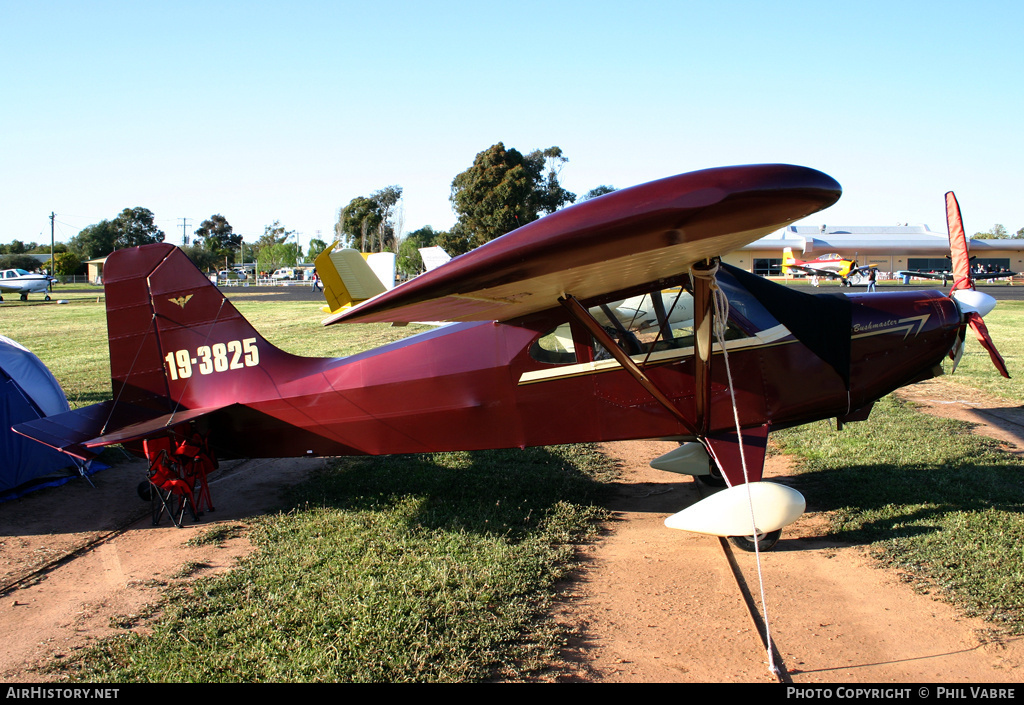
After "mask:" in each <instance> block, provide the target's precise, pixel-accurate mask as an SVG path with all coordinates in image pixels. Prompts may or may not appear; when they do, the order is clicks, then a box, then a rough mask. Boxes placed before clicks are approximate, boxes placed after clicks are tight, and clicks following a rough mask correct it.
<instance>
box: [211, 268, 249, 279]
mask: <svg viewBox="0 0 1024 705" xmlns="http://www.w3.org/2000/svg"><path fill="white" fill-rule="evenodd" d="M217 279H218V280H220V279H245V275H244V274H242V273H241V272H236V271H235V270H233V269H222V270H220V271H219V272H217Z"/></svg>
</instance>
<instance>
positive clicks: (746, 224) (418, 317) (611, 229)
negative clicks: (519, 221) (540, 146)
mask: <svg viewBox="0 0 1024 705" xmlns="http://www.w3.org/2000/svg"><path fill="white" fill-rule="evenodd" d="M841 193H842V189H841V187H840V186H839V184H838V183H837V182H836V181H835V180H834V179H832V178H831V177H830V176H828V175H826V174H823V173H821V172H820V171H815V170H813V169H808V168H806V167H800V166H791V165H785V164H769V165H754V166H734V167H722V168H718V169H708V170H704V171H697V172H692V173H688V174H681V175H678V176H673V177H669V178H666V179H661V180H659V181H652V182H650V183H647V184H642V185H640V186H634V187H633V188H628V189H623V190H620V191H615V192H613V193H610V194H607V195H605V196H601V197H600V198H595V199H593V200H590V201H586V202H584V203H581V204H578V205H575V206H572V207H569V208H566V209H564V210H561V211H558V212H556V213H553V214H551V215H548V216H546V217H544V218H541V219H540V220H537V221H535V222H533V223H530V224H529V225H525V226H523V227H521V228H519V229H517V230H514V231H512V232H510V233H508V234H506V235H504V236H502V237H500V238H497V239H496V240H492V241H491V242H489V243H487V244H485V245H483V246H481V247H478V248H477V249H475V250H473V251H472V252H469V253H467V254H465V255H462V256H461V257H456V258H455V259H453V260H451V261H450V262H448V263H447V264H446V265H445V266H444V267H441V268H439V269H436V270H433V271H430V272H427V273H426V274H422V275H420V276H419V277H416V278H415V279H413V280H411V281H409V282H407V283H405V284H403V285H402V286H400V287H397V288H396V289H394V290H392V291H389V292H386V293H384V294H381V295H380V296H377V297H375V298H373V299H370V300H369V301H366V302H364V303H362V304H360V305H359V306H355V307H353V308H351V309H349V310H347V311H342V312H340V313H337V314H335V315H332V316H331V317H329V318H327V319H325V320H324V325H330V324H332V323H338V322H360V323H366V322H373V321H384V322H387V321H390V322H413V321H425V320H444V321H490V320H498V321H504V320H510V319H513V318H518V317H521V316H525V315H528V314H531V313H535V312H537V311H542V310H545V309H548V308H551V307H552V306H555V305H557V304H556V301H557V299H558V297H560V296H562V295H563V294H565V293H571V294H572V295H573V296H576V297H577V298H580V299H587V298H591V297H596V296H600V295H601V294H604V293H608V292H611V291H617V290H622V289H626V288H629V287H632V286H637V285H640V284H644V283H647V282H653V281H657V280H659V279H662V278H666V277H669V276H674V275H677V274H679V273H680V272H684V271H686V269H687V268H688V267H689V266H690V265H691V264H693V263H694V262H698V261H701V260H704V259H707V258H710V257H715V256H719V255H722V254H725V253H727V252H731V251H733V250H736V249H737V248H739V247H741V246H743V245H745V244H747V243H749V242H753V241H754V240H757V239H758V238H761V237H763V236H764V235H767V234H768V233H771V232H774V231H775V230H778V229H779V228H782V227H785V226H786V225H789V224H790V223H793V222H795V221H797V220H800V219H801V218H804V217H806V216H808V215H811V214H812V213H815V212H817V211H819V210H821V209H823V208H827V207H828V206H830V205H832V204H833V203H835V201H836V200H838V198H839V196H840V194H841Z"/></svg>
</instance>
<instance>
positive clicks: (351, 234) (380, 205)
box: [334, 142, 615, 274]
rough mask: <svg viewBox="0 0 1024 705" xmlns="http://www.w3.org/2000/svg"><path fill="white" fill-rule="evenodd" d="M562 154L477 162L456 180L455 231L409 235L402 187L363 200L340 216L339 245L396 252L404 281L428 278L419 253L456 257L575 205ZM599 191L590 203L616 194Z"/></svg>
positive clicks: (489, 156) (510, 155) (513, 152)
mask: <svg viewBox="0 0 1024 705" xmlns="http://www.w3.org/2000/svg"><path fill="white" fill-rule="evenodd" d="M568 161H569V160H568V158H567V157H566V156H565V155H564V154H563V153H562V149H561V148H560V147H548V148H547V149H537V150H534V151H532V152H529V153H528V154H525V155H524V154H523V153H521V152H520V151H519V150H517V149H514V148H506V147H505V145H504V143H502V142H498V143H497V144H495V145H492V146H490V147H488V148H487V149H485V150H483V151H482V152H480V153H478V154H477V155H476V158H475V159H474V160H473V164H472V165H471V166H470V167H469V168H467V169H466V170H465V171H463V172H461V173H459V174H457V175H456V176H455V178H453V179H452V184H451V195H450V197H449V200H450V202H451V205H452V210H453V211H454V212H455V214H456V216H457V219H456V222H455V225H453V226H452V228H451V229H450V230H441V231H438V230H434V228H433V227H431V226H429V225H427V226H424V227H422V228H420V229H419V230H416V231H413V232H411V233H409V234H408V235H405V236H403V235H402V232H401V230H402V211H401V207H400V200H401V197H402V187H401V186H397V185H393V186H387V187H385V188H383V189H381V190H379V191H376V192H374V193H372V194H370V195H369V196H358V197H356V198H353V199H352V200H351V201H349V203H348V205H346V206H344V207H343V208H341V209H339V211H338V219H337V222H336V223H335V225H334V234H335V238H336V239H337V240H339V241H341V242H342V244H343V245H344V246H346V247H354V248H356V249H359V250H361V251H363V252H383V251H389V252H395V253H396V254H397V255H398V262H397V265H398V269H399V271H401V272H403V273H405V274H415V273H418V272H420V271H422V268H423V262H422V259H421V258H420V254H419V248H421V247H430V246H435V245H436V246H439V247H442V248H443V249H444V250H445V251H446V252H448V254H450V255H452V256H453V257H454V256H456V255H461V254H463V253H465V252H469V251H470V250H472V249H474V248H476V247H479V246H480V245H482V244H484V243H485V242H489V241H491V240H493V239H494V238H496V237H500V236H502V235H504V234H505V233H507V232H510V231H512V230H515V229H516V228H518V227H521V226H523V225H526V224H528V223H532V222H533V221H535V220H537V219H538V218H541V217H542V216H544V215H547V214H549V213H554V212H555V211H556V210H558V209H560V208H563V207H565V206H567V205H569V204H572V203H575V202H576V199H577V197H576V194H574V193H572V192H571V191H568V190H566V189H565V188H563V187H562V185H561V183H560V182H559V175H560V173H561V170H562V167H563V166H564V165H565V164H566V162H568ZM614 190H615V188H614V187H612V186H599V187H597V188H595V189H592V190H591V191H589V192H588V193H587V194H586V195H585V196H584V197H583V199H584V200H586V199H587V198H595V197H597V196H600V195H603V194H605V193H609V192H611V191H614Z"/></svg>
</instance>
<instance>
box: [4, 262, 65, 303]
mask: <svg viewBox="0 0 1024 705" xmlns="http://www.w3.org/2000/svg"><path fill="white" fill-rule="evenodd" d="M54 281H56V279H54V278H53V277H51V276H49V275H48V274H32V273H31V272H26V271H25V270H24V269H4V270H2V271H0V301H3V300H4V297H3V294H19V295H20V296H21V300H22V301H28V295H29V294H46V296H45V297H44V300H45V301H49V300H50V295H49V293H47V292H49V290H50V283H51V282H54Z"/></svg>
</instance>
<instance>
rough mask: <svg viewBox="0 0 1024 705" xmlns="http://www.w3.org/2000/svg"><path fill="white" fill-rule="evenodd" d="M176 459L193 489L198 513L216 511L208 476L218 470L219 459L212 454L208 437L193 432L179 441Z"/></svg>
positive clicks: (183, 475) (175, 451)
mask: <svg viewBox="0 0 1024 705" xmlns="http://www.w3.org/2000/svg"><path fill="white" fill-rule="evenodd" d="M174 457H175V459H176V460H177V461H178V463H179V464H180V466H181V468H182V477H183V478H184V479H185V481H186V482H187V483H188V484H189V486H191V488H192V494H193V496H194V498H195V509H196V511H197V512H199V513H200V514H202V513H203V512H204V511H207V510H208V511H211V512H212V511H215V509H214V506H213V498H212V497H211V496H210V484H209V482H208V481H207V479H206V476H207V475H208V474H209V473H211V472H213V471H214V470H216V469H217V459H216V458H215V457H214V456H213V454H211V453H210V450H209V444H208V443H207V440H206V436H204V435H202V434H200V433H199V432H197V431H193V432H192V434H191V436H189V437H187V438H183V439H182V440H180V441H178V444H177V446H176V447H175V449H174Z"/></svg>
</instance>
